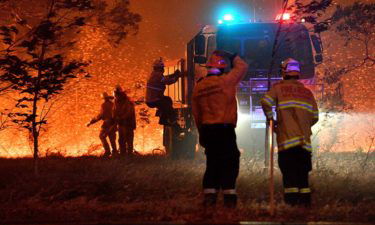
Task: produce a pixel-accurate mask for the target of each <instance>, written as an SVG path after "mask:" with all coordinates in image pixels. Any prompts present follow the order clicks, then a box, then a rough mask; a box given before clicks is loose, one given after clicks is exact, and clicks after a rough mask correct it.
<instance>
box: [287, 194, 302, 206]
mask: <svg viewBox="0 0 375 225" xmlns="http://www.w3.org/2000/svg"><path fill="white" fill-rule="evenodd" d="M299 195H300V194H299V193H285V194H284V202H285V204H287V205H290V206H296V205H298V204H299V197H300V196H299Z"/></svg>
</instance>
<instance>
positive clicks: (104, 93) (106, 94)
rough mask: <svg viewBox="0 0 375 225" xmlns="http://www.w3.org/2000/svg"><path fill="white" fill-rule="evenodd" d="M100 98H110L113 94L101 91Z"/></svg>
mask: <svg viewBox="0 0 375 225" xmlns="http://www.w3.org/2000/svg"><path fill="white" fill-rule="evenodd" d="M102 98H103V99H112V98H113V96H110V95H109V94H108V93H107V92H103V93H102Z"/></svg>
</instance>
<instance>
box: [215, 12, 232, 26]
mask: <svg viewBox="0 0 375 225" xmlns="http://www.w3.org/2000/svg"><path fill="white" fill-rule="evenodd" d="M217 22H218V24H232V23H234V22H235V18H234V15H233V14H231V13H226V14H224V15H223V16H222V18H221V19H219V20H218V21H217Z"/></svg>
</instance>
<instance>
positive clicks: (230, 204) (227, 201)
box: [224, 194, 237, 209]
mask: <svg viewBox="0 0 375 225" xmlns="http://www.w3.org/2000/svg"><path fill="white" fill-rule="evenodd" d="M224 207H227V208H232V209H234V208H236V207H237V195H236V194H224Z"/></svg>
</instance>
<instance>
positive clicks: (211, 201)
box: [203, 193, 217, 207]
mask: <svg viewBox="0 0 375 225" xmlns="http://www.w3.org/2000/svg"><path fill="white" fill-rule="evenodd" d="M216 200H217V193H208V194H204V200H203V206H204V207H213V206H215V205H216Z"/></svg>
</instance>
